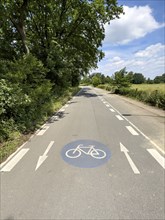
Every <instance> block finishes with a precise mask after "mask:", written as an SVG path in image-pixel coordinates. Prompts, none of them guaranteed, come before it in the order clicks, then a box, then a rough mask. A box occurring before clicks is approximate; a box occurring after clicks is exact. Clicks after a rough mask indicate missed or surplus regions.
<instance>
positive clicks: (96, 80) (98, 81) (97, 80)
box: [92, 75, 101, 87]
mask: <svg viewBox="0 0 165 220" xmlns="http://www.w3.org/2000/svg"><path fill="white" fill-rule="evenodd" d="M92 84H93V86H95V87H96V86H98V85H99V84H101V79H100V78H99V77H98V76H96V75H95V76H93V77H92Z"/></svg>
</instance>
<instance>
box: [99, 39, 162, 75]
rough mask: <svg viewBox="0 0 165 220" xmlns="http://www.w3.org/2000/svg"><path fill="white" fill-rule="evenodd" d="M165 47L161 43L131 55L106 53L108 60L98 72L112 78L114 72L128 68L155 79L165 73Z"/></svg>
mask: <svg viewBox="0 0 165 220" xmlns="http://www.w3.org/2000/svg"><path fill="white" fill-rule="evenodd" d="M164 48H165V45H162V44H160V43H158V44H155V45H150V46H148V47H147V48H145V49H144V50H140V51H138V52H137V53H135V54H133V53H130V54H129V55H127V54H124V53H122V52H121V53H120V54H119V52H116V54H115V51H111V53H108V52H107V53H105V54H106V59H103V60H102V61H101V62H100V63H99V64H98V69H97V71H98V72H101V73H103V74H105V75H109V76H111V75H112V74H113V73H114V72H116V71H118V70H120V69H122V68H124V67H126V69H127V70H128V71H133V72H135V73H142V74H143V75H144V76H145V77H146V78H148V77H150V78H151V79H153V78H155V76H157V75H161V74H163V73H164V71H165V61H164V53H165V52H164Z"/></svg>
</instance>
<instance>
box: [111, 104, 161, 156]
mask: <svg viewBox="0 0 165 220" xmlns="http://www.w3.org/2000/svg"><path fill="white" fill-rule="evenodd" d="M109 105H110V106H111V107H112V108H113V109H114V110H115V111H116V112H117V113H118V114H119V115H121V116H122V117H123V118H124V119H125V120H126V121H127V122H128V123H129V124H130V125H132V126H133V127H134V128H135V129H136V130H137V131H138V132H139V133H140V134H141V135H142V136H143V137H145V139H147V140H148V141H149V142H150V143H151V144H152V145H154V146H155V147H156V148H157V149H158V150H159V151H160V152H161V153H162V154H165V151H164V150H162V149H161V148H160V147H159V146H158V145H157V144H156V143H155V142H154V141H152V140H151V139H150V138H149V137H148V136H147V135H145V134H144V133H143V132H142V131H141V130H140V129H139V128H138V127H137V126H136V125H134V124H133V123H132V122H130V121H129V120H128V119H127V118H126V117H125V116H123V115H122V114H121V113H120V112H119V111H118V110H117V109H116V108H115V107H114V106H113V105H111V104H110V103H109Z"/></svg>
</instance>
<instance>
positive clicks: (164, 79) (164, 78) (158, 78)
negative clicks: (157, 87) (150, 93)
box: [154, 73, 165, 83]
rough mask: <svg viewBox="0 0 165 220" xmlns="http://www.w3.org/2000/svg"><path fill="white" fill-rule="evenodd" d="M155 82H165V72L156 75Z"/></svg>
mask: <svg viewBox="0 0 165 220" xmlns="http://www.w3.org/2000/svg"><path fill="white" fill-rule="evenodd" d="M154 83H165V73H164V74H162V75H161V76H156V77H155V79H154Z"/></svg>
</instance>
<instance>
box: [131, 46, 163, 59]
mask: <svg viewBox="0 0 165 220" xmlns="http://www.w3.org/2000/svg"><path fill="white" fill-rule="evenodd" d="M164 51H165V47H164V45H162V44H161V43H158V44H155V45H151V46H149V47H147V48H146V49H145V50H140V51H138V52H137V53H135V57H141V58H145V57H153V56H155V57H156V56H159V55H160V54H163V53H164Z"/></svg>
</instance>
